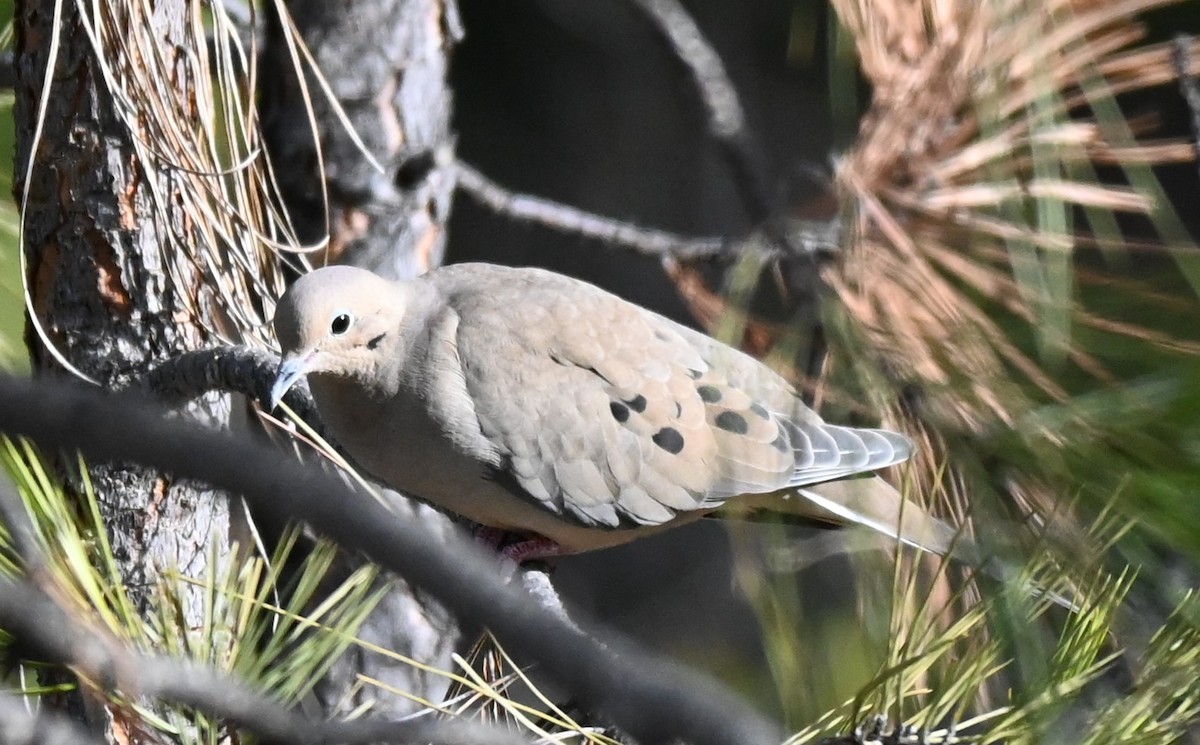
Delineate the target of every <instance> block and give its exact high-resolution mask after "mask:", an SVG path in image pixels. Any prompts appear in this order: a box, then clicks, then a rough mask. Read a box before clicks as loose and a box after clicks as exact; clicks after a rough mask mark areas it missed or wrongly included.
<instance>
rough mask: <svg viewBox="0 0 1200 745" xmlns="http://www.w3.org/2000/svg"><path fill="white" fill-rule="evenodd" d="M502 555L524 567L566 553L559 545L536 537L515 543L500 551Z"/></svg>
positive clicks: (547, 539)
mask: <svg viewBox="0 0 1200 745" xmlns="http://www.w3.org/2000/svg"><path fill="white" fill-rule="evenodd" d="M500 553H502V554H504V555H505V556H507V557H508V558H510V559H512V560H513V561H514V562H516V564H517V566H523V565H525V564H528V563H530V562H533V561H545V560H546V559H553V558H555V557H558V556H562V555H563V554H565V553H566V552H565V551H563V547H562V546H560V545H558V543H556V542H554V541H552V540H550V539H549V538H544V537H542V536H535V537H533V538H526V539H525V540H518V541H514V542H513V543H510V544H508V545H507V546H505V547H504V548H502V549H500Z"/></svg>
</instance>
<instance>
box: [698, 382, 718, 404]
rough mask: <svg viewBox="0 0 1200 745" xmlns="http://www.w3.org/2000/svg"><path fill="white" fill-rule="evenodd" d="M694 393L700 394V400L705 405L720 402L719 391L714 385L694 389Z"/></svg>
mask: <svg viewBox="0 0 1200 745" xmlns="http://www.w3.org/2000/svg"><path fill="white" fill-rule="evenodd" d="M696 393H699V394H700V400H702V401H704V403H706V404H715V403H717V402H718V401H720V400H721V389H719V388H717V387H716V386H715V385H702V386H699V387H697V388H696Z"/></svg>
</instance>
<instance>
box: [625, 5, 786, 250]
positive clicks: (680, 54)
mask: <svg viewBox="0 0 1200 745" xmlns="http://www.w3.org/2000/svg"><path fill="white" fill-rule="evenodd" d="M632 2H633V4H634V5H636V6H637V7H638V8H639V9H640V10H641V11H642V12H643V13H645V14H646V16H647V17H649V18H650V20H651V21H653V22H654V25H655V28H656V29H657V30H658V31H659V33H661V34H662V35H663V37H664V38H665V39H666V41H667V44H668V45H670V47H671V51H672V52H673V53H674V54H675V56H676V57H677V58H678V59H679V61H680V62H682V63H683V65H684V67H685V68H687V71H688V74H689V75H690V76H691V78H692V83H693V84H694V85H695V87H696V92H697V93H698V94H699V96H700V100H701V101H702V102H703V104H704V108H705V110H706V112H707V114H708V131H709V134H710V135H711V136H712V137H713V139H714V140H716V141H717V144H719V145H720V146H721V151H722V152H723V153H724V155H725V159H726V161H727V162H728V163H729V166H730V168H731V170H732V171H733V177H734V183H736V184H737V187H738V193H739V194H740V196H741V200H742V206H743V207H744V208H745V210H746V215H747V216H748V217H749V218H750V223H751V224H752V225H766V224H768V221H769V220H771V219H772V218H774V217H775V216H776V215H777V214H778V210H777V209H776V205H775V200H773V199H772V198H771V190H770V188H769V186H768V184H767V180H766V175H765V169H764V168H763V165H762V155H761V153H760V152H759V149H758V146H757V145H756V144H755V142H754V138H753V137H752V136H751V134H750V131H749V129H748V128H747V126H746V113H745V111H744V110H743V108H742V102H741V99H740V98H739V97H738V93H737V89H736V88H735V87H734V85H733V81H732V80H730V79H729V75H728V73H726V72H725V65H724V64H723V63H722V62H721V57H720V55H718V54H717V51H716V50H715V49H713V47H712V45H711V44H709V42H708V39H706V38H704V34H702V33H701V32H700V27H699V26H697V25H696V21H695V20H694V19H693V18H692V16H691V15H690V14H689V13H688V12H687V10H686V9H685V8H684V7H683V5H682V4H681V3H680V2H678V0H632ZM771 238H773V239H778V240H779V241H780V242H781V243H783V245H784V246H786V241H787V237H786V235H784V234H783V233H782V232H781V233H780V234H779V235H772V236H771Z"/></svg>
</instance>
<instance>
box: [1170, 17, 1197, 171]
mask: <svg viewBox="0 0 1200 745" xmlns="http://www.w3.org/2000/svg"><path fill="white" fill-rule="evenodd" d="M1191 53H1192V37H1191V36H1190V35H1189V34H1176V35H1175V55H1174V56H1175V74H1176V76H1178V78H1179V92H1180V93H1182V94H1183V100H1184V101H1185V102H1186V103H1187V107H1188V111H1189V112H1191V114H1192V147H1193V148H1194V149H1195V153H1196V162H1197V164H1200V81H1197V80H1196V77H1195V76H1194V75H1192V74H1191V73H1190V72H1189V70H1190V69H1191V65H1190V64H1189V63H1190V61H1191V60H1190V57H1191Z"/></svg>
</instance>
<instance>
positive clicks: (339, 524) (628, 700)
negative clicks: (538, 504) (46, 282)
mask: <svg viewBox="0 0 1200 745" xmlns="http://www.w3.org/2000/svg"><path fill="white" fill-rule="evenodd" d="M0 432H4V433H6V434H9V435H14V436H23V437H28V438H30V439H32V440H33V441H34V442H37V443H39V444H41V445H42V446H44V447H47V448H65V449H77V450H79V451H81V452H82V453H83V454H84V455H85V456H86V457H88V458H90V459H92V460H94V461H96V460H104V461H118V462H133V463H140V464H143V465H148V466H152V467H155V468H159V469H161V470H164V471H167V472H169V473H172V474H174V475H175V476H176V477H180V478H194V479H198V480H201V481H205V482H207V483H209V484H211V485H213V486H215V487H217V488H218V489H222V490H227V491H228V492H229V493H231V494H237V495H240V496H241V497H242V498H243V499H245V500H246V501H247V502H248V503H249V504H250V505H251V506H252V507H253V508H254V509H256V510H262V511H263V512H264V513H266V514H270V515H272V516H274V517H275V519H277V520H280V521H281V522H282V521H285V520H287V519H296V520H301V521H303V522H306V523H307V524H308V525H309V526H310V527H312V528H313V529H315V530H317V531H319V532H321V533H323V534H325V535H326V536H328V537H330V538H331V539H333V540H334V541H336V542H337V543H339V544H340V545H342V546H343V547H347V548H352V549H355V550H358V551H360V552H361V553H362V554H364V555H365V556H367V557H368V558H370V559H371V560H372V561H374V562H376V563H377V564H379V565H380V566H382V567H384V568H386V569H388V570H390V571H393V572H395V573H397V574H399V575H400V576H402V577H404V578H405V579H406V580H407V581H409V582H410V583H412V584H413V585H415V586H416V587H418V588H419V589H421V590H424V591H425V592H428V593H429V594H430V595H431V596H433V597H435V598H436V599H438V600H439V601H440V602H441V603H443V604H444V605H445V606H446V607H447V608H448V609H450V610H451V611H452V612H454V613H456V614H457V615H458V616H459V617H460V618H465V619H470V620H473V621H475V622H478V623H479V624H481V625H483V626H485V627H487V628H489V629H490V630H491V631H492V632H493V633H494V634H495V635H496V636H497V638H499V639H500V640H501V641H502V642H503V643H504V644H505V645H506V646H507V647H508V648H509V649H511V650H512V651H513V652H514V653H516V654H517V655H518V656H520V657H524V658H528V659H534V660H538V661H539V662H540V663H541V667H542V669H543V670H544V671H545V672H546V674H547V675H548V676H549V677H550V678H551V679H552V681H553V682H555V683H557V684H558V685H560V686H562V687H564V688H565V689H567V690H569V691H571V692H573V693H574V694H575V696H576V698H577V700H579V701H580V702H582V703H583V704H584V706H586V707H587V708H588V710H590V711H596V712H599V713H601V714H604V715H606V716H607V717H609V718H611V719H612V720H613V721H614V722H616V723H617V724H618V725H619V726H621V727H622V728H623V729H624V730H625V731H627V732H629V733H631V734H632V735H633V736H634V737H635V738H637V739H638V740H641V741H644V742H668V741H673V740H676V739H678V740H683V741H686V742H691V743H696V744H697V745H717V744H718V743H719V744H721V745H728V744H732V743H739V744H744V745H754V744H756V743H764V744H766V743H777V742H779V739H780V738H779V732H778V730H777V728H776V727H775V726H774V725H773V724H771V723H770V722H768V721H767V720H765V719H764V718H762V717H761V715H759V714H757V713H755V712H753V711H752V710H750V709H749V708H748V707H746V705H745V704H743V703H741V702H740V701H738V700H737V699H736V698H734V697H733V696H731V695H730V694H729V693H728V692H726V691H724V690H723V689H722V688H720V687H719V686H718V685H717V684H715V683H714V682H712V681H709V680H706V679H704V678H703V677H702V676H700V675H699V674H698V673H696V672H695V671H692V670H686V669H684V668H682V667H681V666H679V665H677V664H675V663H673V662H670V661H669V660H666V659H664V658H661V657H656V656H655V655H652V654H651V653H649V652H647V651H645V650H641V649H637V648H635V647H633V646H632V645H630V644H629V643H627V642H624V641H620V640H618V639H616V638H614V637H611V636H609V635H603V636H604V642H603V644H601V643H600V642H598V641H597V640H596V639H595V638H593V636H595V634H594V633H593V634H591V635H585V634H583V633H580V632H579V631H577V630H575V629H573V628H571V627H570V625H569V624H567V623H565V622H564V621H563V620H562V619H559V618H556V617H553V616H550V615H548V614H547V613H545V612H544V611H543V610H541V609H540V608H538V606H537V604H536V603H534V602H532V601H531V599H530V597H529V596H528V595H526V594H525V593H522V592H519V591H517V590H515V589H513V588H511V587H509V586H508V585H506V584H505V583H503V582H502V581H501V580H500V578H499V577H498V572H497V571H496V559H495V557H494V556H489V555H487V554H486V553H484V552H483V551H482V549H481V548H480V547H479V546H476V545H474V544H473V543H471V542H469V541H464V540H462V539H459V538H457V537H450V538H448V537H446V536H434V535H431V534H430V531H428V530H426V529H425V528H424V527H423V526H422V525H420V524H419V522H418V521H416V520H412V519H409V518H407V517H406V516H404V515H401V514H397V513H393V512H391V511H389V510H387V509H386V508H384V507H383V506H382V505H380V504H379V503H377V502H375V501H374V500H372V499H370V498H368V497H366V496H365V495H363V494H361V493H359V492H356V491H352V490H351V489H349V488H347V487H346V486H345V485H344V484H343V483H342V482H341V481H340V480H339V479H337V478H336V477H334V476H331V475H329V474H325V473H322V472H321V471H319V470H318V469H315V468H311V467H304V466H302V465H301V464H298V463H295V462H293V461H292V460H291V459H290V458H288V457H287V456H285V455H284V454H282V453H279V452H277V451H275V450H274V449H272V448H270V447H269V446H268V445H266V444H264V443H260V442H256V441H253V440H251V439H249V438H246V437H235V436H233V435H231V434H228V433H218V432H213V431H210V430H205V429H203V428H200V427H197V426H195V425H190V424H188V423H185V422H181V421H178V420H173V419H166V418H164V417H163V415H162V414H161V413H159V412H158V411H155V410H152V409H150V408H148V407H147V406H146V405H145V403H144V402H142V401H138V400H135V399H134V398H133V397H131V396H128V395H126V396H106V395H104V394H102V393H101V392H99V391H95V390H85V389H79V388H76V387H70V386H67V385H63V384H61V383H51V382H48V381H39V382H33V381H27V380H18V379H14V378H11V377H5V376H0Z"/></svg>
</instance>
